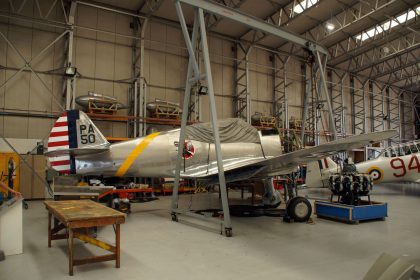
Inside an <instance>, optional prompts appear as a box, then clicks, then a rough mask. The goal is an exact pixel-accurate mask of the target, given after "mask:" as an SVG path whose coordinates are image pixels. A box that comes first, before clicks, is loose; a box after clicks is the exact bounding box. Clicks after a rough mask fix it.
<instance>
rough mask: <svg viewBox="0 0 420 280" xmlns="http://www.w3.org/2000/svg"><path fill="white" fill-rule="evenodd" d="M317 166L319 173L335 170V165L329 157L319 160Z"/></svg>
mask: <svg viewBox="0 0 420 280" xmlns="http://www.w3.org/2000/svg"><path fill="white" fill-rule="evenodd" d="M318 166H319V169H320V170H321V171H323V170H326V169H330V168H337V164H336V163H335V162H334V161H333V160H332V159H331V158H330V157H326V158H323V159H319V160H318Z"/></svg>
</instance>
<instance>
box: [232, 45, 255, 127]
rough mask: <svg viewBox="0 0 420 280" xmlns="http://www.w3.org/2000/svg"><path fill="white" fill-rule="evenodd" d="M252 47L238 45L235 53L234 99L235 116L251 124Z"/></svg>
mask: <svg viewBox="0 0 420 280" xmlns="http://www.w3.org/2000/svg"><path fill="white" fill-rule="evenodd" d="M251 50H252V46H245V45H244V44H242V43H237V44H236V48H235V52H236V60H235V72H236V78H235V85H236V95H235V97H234V102H233V103H234V105H233V106H234V108H233V109H234V111H233V112H234V116H235V117H236V118H241V119H243V120H244V121H246V122H247V123H251V93H250V92H249V89H250V87H249V61H248V58H249V53H250V52H251Z"/></svg>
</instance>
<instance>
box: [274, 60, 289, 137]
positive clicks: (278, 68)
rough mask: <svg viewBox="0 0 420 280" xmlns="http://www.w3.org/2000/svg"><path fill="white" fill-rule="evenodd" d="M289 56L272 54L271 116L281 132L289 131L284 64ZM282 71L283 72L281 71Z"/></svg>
mask: <svg viewBox="0 0 420 280" xmlns="http://www.w3.org/2000/svg"><path fill="white" fill-rule="evenodd" d="M289 58H290V57H289V56H288V57H286V58H285V59H284V60H283V59H282V58H281V57H280V56H279V55H278V54H274V55H273V83H274V85H273V117H275V118H276V120H277V125H278V126H279V127H280V128H282V129H283V134H286V133H288V131H289V105H288V98H287V87H288V86H289V84H288V83H287V73H286V64H287V63H288V61H289ZM282 72H283V73H282Z"/></svg>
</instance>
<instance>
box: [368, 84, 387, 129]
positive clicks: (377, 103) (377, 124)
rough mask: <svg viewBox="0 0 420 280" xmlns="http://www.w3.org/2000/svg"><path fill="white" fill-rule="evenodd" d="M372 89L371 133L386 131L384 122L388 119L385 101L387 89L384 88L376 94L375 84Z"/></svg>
mask: <svg viewBox="0 0 420 280" xmlns="http://www.w3.org/2000/svg"><path fill="white" fill-rule="evenodd" d="M370 87H371V89H372V91H371V93H370V94H371V95H370V109H371V115H372V122H371V131H372V132H375V131H383V130H385V122H384V120H385V119H386V116H385V100H384V91H385V87H382V88H381V89H380V91H379V92H375V90H374V84H373V83H372V86H370ZM376 88H379V87H376Z"/></svg>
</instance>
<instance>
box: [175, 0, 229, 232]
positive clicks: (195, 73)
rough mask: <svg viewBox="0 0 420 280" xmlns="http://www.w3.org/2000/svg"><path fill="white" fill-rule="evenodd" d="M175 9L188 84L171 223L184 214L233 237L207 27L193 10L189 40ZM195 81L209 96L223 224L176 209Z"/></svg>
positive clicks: (198, 11)
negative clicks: (185, 52) (202, 83)
mask: <svg viewBox="0 0 420 280" xmlns="http://www.w3.org/2000/svg"><path fill="white" fill-rule="evenodd" d="M175 8H176V12H177V15H178V18H179V21H180V24H181V29H182V33H183V36H184V39H185V43H186V45H187V50H188V54H189V63H188V71H187V80H186V87H185V93H184V104H183V114H182V120H181V131H180V135H179V147H178V160H177V162H176V169H175V182H174V188H173V195H172V219H173V220H176V219H177V215H180V214H183V215H187V216H191V217H195V218H200V219H204V220H207V221H212V222H216V223H219V224H221V225H222V226H223V228H224V232H225V234H226V236H231V235H232V227H231V221H230V213H229V205H228V200H227V191H226V182H225V174H224V169H223V162H222V154H221V145H220V138H219V127H218V123H217V114H216V102H215V97H214V89H213V79H212V74H211V67H210V57H209V50H208V44H207V34H206V26H205V22H204V13H203V10H202V9H201V8H195V17H194V26H193V32H192V39H190V35H189V33H188V29H187V25H186V23H185V18H184V15H183V11H182V7H181V4H180V2H179V1H178V0H176V1H175ZM198 32H200V39H201V40H200V43H201V47H202V52H203V60H204V73H203V74H201V73H200V71H199V67H198V63H197V61H196V58H195V52H194V51H195V49H196V45H197V39H198V35H199V34H198ZM198 80H204V81H205V82H207V87H208V96H209V103H210V118H211V124H212V129H213V135H214V145H215V151H216V159H217V167H218V175H219V186H220V194H221V201H222V209H223V220H221V219H218V218H212V217H210V218H208V217H205V216H203V215H199V214H196V213H193V212H190V211H188V210H185V209H180V208H179V207H178V198H179V197H178V190H179V181H180V177H181V165H182V162H183V161H182V152H183V149H182V147H183V144H182V143H184V141H185V139H186V130H185V127H186V125H187V118H188V114H187V112H188V106H189V103H190V94H191V86H192V84H193V83H195V82H197V81H198Z"/></svg>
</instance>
